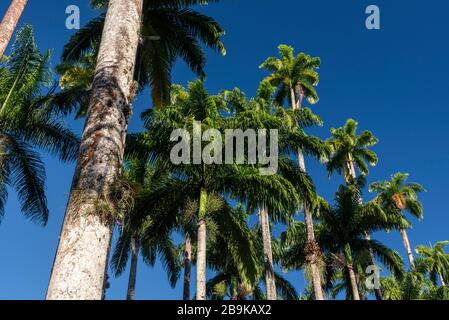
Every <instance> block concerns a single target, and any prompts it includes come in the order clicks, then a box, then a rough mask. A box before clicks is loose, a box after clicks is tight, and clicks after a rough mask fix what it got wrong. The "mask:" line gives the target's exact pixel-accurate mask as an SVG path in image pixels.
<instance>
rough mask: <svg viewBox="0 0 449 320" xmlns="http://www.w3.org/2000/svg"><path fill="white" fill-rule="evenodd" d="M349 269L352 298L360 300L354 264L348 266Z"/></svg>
mask: <svg viewBox="0 0 449 320" xmlns="http://www.w3.org/2000/svg"><path fill="white" fill-rule="evenodd" d="M347 269H348V274H349V281H350V282H351V288H352V296H353V297H354V300H360V295H359V287H358V286H357V279H356V276H355V272H354V268H353V266H352V264H348V265H347Z"/></svg>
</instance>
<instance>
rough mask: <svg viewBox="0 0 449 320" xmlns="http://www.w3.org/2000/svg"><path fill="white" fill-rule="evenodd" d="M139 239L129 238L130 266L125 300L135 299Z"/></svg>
mask: <svg viewBox="0 0 449 320" xmlns="http://www.w3.org/2000/svg"><path fill="white" fill-rule="evenodd" d="M139 245H140V244H139V239H137V238H133V239H132V240H131V267H130V270H129V280H128V292H127V294H126V300H135V299H136V280H137V262H138V259H139Z"/></svg>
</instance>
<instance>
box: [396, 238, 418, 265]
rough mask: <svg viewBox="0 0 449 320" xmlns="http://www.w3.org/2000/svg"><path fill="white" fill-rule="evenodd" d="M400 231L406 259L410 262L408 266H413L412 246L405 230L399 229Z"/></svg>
mask: <svg viewBox="0 0 449 320" xmlns="http://www.w3.org/2000/svg"><path fill="white" fill-rule="evenodd" d="M399 232H400V233H401V237H402V241H403V242H404V247H405V250H406V251H407V257H408V261H409V262H410V267H411V268H414V267H415V259H414V258H413V252H412V247H411V246H410V241H409V240H408V235H407V230H405V229H401V230H399Z"/></svg>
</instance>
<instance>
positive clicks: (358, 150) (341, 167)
mask: <svg viewBox="0 0 449 320" xmlns="http://www.w3.org/2000/svg"><path fill="white" fill-rule="evenodd" d="M357 127H358V123H357V121H355V120H354V119H348V120H347V121H346V124H345V125H344V126H343V127H340V128H332V129H331V130H330V132H331V134H332V137H331V138H330V139H328V140H327V142H328V144H329V146H330V148H331V150H332V155H331V157H330V159H329V161H328V162H327V170H328V172H329V175H331V174H332V173H333V172H334V171H337V172H338V173H339V174H342V172H344V173H345V177H346V180H349V172H348V164H349V165H350V164H351V163H352V164H353V165H355V166H357V168H358V169H359V171H360V173H361V174H362V175H364V176H366V175H367V174H368V171H369V170H368V166H369V165H370V166H375V165H377V162H378V157H377V155H376V153H375V152H374V151H372V150H370V149H369V148H370V147H372V146H374V145H376V144H377V143H378V141H379V140H378V139H377V138H376V137H375V136H374V134H373V133H372V132H371V131H368V130H365V131H363V132H361V133H360V134H357Z"/></svg>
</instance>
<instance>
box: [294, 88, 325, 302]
mask: <svg viewBox="0 0 449 320" xmlns="http://www.w3.org/2000/svg"><path fill="white" fill-rule="evenodd" d="M301 90H302V89H301ZM301 92H302V91H301ZM290 94H291V95H292V106H294V107H293V108H296V109H300V108H301V107H302V97H300V99H298V102H297V103H295V102H294V101H295V100H296V98H295V91H294V90H293V88H292V90H291V93H290ZM297 153H298V165H299V169H300V170H301V171H302V172H304V173H306V172H307V169H306V161H305V158H304V153H303V152H302V150H301V149H298V152H297ZM303 207H304V220H305V222H306V229H307V244H306V248H305V250H304V251H305V254H306V262H307V264H308V266H309V269H310V273H311V277H312V285H313V292H314V294H315V300H324V295H323V287H322V285H321V271H320V268H319V266H318V259H319V256H320V246H319V245H318V243H317V242H316V239H315V231H314V225H313V215H312V212H311V211H310V208H309V206H308V204H307V203H306V202H304V204H303Z"/></svg>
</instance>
